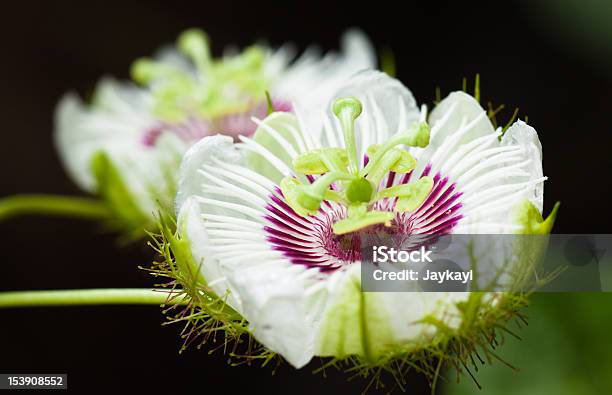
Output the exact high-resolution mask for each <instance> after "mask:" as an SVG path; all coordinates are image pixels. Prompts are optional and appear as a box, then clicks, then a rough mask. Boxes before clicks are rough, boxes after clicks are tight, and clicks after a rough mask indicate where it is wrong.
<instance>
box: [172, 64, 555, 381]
mask: <svg viewBox="0 0 612 395" xmlns="http://www.w3.org/2000/svg"><path fill="white" fill-rule="evenodd" d="M320 117H321V119H322V122H321V124H322V125H323V126H322V127H321V129H320V130H307V129H305V128H304V125H306V124H308V122H304V120H303V119H301V117H300V115H299V114H297V115H295V114H289V113H274V114H272V115H270V116H268V117H267V118H265V119H264V120H261V121H260V120H256V123H257V124H258V125H259V127H258V129H257V131H256V133H255V135H254V137H253V138H248V137H243V136H242V137H240V138H239V142H238V143H236V142H234V140H233V139H232V138H231V137H228V136H222V135H216V136H211V137H206V138H204V139H202V140H201V141H199V142H198V143H197V144H195V145H194V146H193V147H192V148H191V149H189V151H188V152H187V153H186V154H185V156H184V159H183V162H182V165H181V170H180V181H179V188H178V194H177V199H176V209H177V215H178V228H177V234H176V235H175V236H173V237H172V239H171V241H170V243H169V244H170V247H171V248H172V252H173V258H172V259H171V261H172V262H170V266H172V267H173V268H174V269H173V270H179V271H182V273H184V272H185V271H189V273H190V275H189V276H185V277H184V278H183V280H182V286H183V289H185V290H186V292H187V293H189V294H190V295H191V296H192V298H195V301H194V304H192V306H191V307H192V308H197V304H198V303H200V302H198V301H201V300H202V299H203V298H204V297H203V296H202V295H206V297H205V298H204V299H205V300H210V298H211V297H212V296H211V295H216V296H215V297H216V298H219V299H221V300H223V301H224V302H225V303H226V304H227V306H228V307H227V309H228V311H231V312H232V314H231V315H228V317H230V316H231V317H233V318H231V319H230V322H232V321H231V320H235V319H236V317H240V320H244V321H240V322H246V323H248V327H247V329H246V330H247V331H248V332H249V333H250V334H252V335H253V336H254V337H255V339H257V340H258V341H259V342H260V343H261V344H263V345H264V346H265V347H266V348H267V349H269V350H271V351H273V352H275V353H278V354H280V355H281V356H282V357H284V358H285V359H286V360H287V361H288V362H289V363H291V364H292V365H293V366H295V367H296V368H299V367H302V366H304V365H305V364H307V363H308V362H309V361H310V360H311V359H312V358H313V357H314V356H321V357H332V360H333V361H338V360H345V359H348V360H351V361H353V362H355V363H357V364H358V366H360V367H364V368H366V369H370V368H376V367H378V368H382V367H384V368H385V369H386V368H390V367H391V368H392V366H395V368H396V369H398V370H401V369H404V368H409V367H414V366H420V368H421V369H422V370H423V371H425V372H426V373H430V374H432V376H433V371H435V369H430V368H431V366H430V364H431V363H432V361H438V360H440V361H442V360H449V359H451V358H458V359H459V360H458V361H457V362H456V364H457V366H461V365H460V362H461V363H464V362H465V359H466V358H468V355H471V353H472V352H475V351H476V348H477V346H483V345H484V344H486V345H488V342H491V341H494V340H495V336H494V333H495V328H496V326H497V327H499V325H501V324H500V323H499V322H500V321H503V320H505V319H508V318H510V317H512V316H513V314H515V313H516V311H515V310H516V308H517V304H516V303H518V302H517V300H518V299H517V298H518V296H517V297H516V298H514V297H513V295H510V294H502V293H499V294H488V296H487V297H483V294H482V293H476V292H475V293H462V292H453V293H442V292H438V293H436V292H423V293H401V292H400V293H398V292H389V293H377V292H370V293H366V292H361V288H360V281H361V280H360V265H361V261H360V259H361V257H360V254H361V253H360V235H361V232H363V231H365V230H367V229H371V227H376V226H378V227H381V226H382V227H386V228H387V229H388V230H389V231H391V232H398V233H405V234H429V235H432V234H451V233H516V232H535V233H548V232H549V231H550V229H551V227H552V223H553V221H554V215H551V216H550V217H549V218H548V219H546V220H543V218H542V216H541V212H542V197H543V189H542V183H543V181H544V180H545V179H546V178H545V177H544V176H543V175H542V150H541V146H540V142H539V139H538V135H537V133H536V131H535V130H534V129H533V128H532V127H531V126H529V125H527V124H526V123H524V122H522V121H518V122H516V123H514V124H513V125H512V126H511V127H510V128H509V129H508V130H507V131H506V132H505V133H503V135H502V130H501V129H499V128H498V129H495V128H494V127H493V126H492V124H491V122H490V120H489V118H488V117H487V113H486V111H485V110H484V109H483V108H481V106H480V105H479V103H478V102H477V101H476V100H475V99H474V98H473V97H471V96H469V95H468V94H466V93H463V92H454V93H451V94H450V95H449V96H448V97H446V98H445V99H444V100H442V102H440V103H439V105H437V107H436V108H435V109H434V110H433V111H432V112H431V114H429V116H427V114H426V107H425V106H423V107H422V109H421V110H419V108H418V107H417V105H416V102H415V99H414V98H413V96H412V94H411V93H410V91H409V90H408V89H406V88H405V87H404V86H403V85H402V84H401V83H400V82H398V81H397V80H395V79H392V78H390V77H388V76H387V75H385V74H383V73H380V72H376V71H364V72H360V73H357V74H355V75H354V76H353V77H352V78H350V79H349V80H347V82H346V84H344V85H343V86H342V87H340V88H339V89H338V90H337V91H336V92H335V94H334V95H332V100H331V102H328V106H327V107H326V108H324V109H323V108H322V109H321V112H320ZM264 135H265V136H267V137H268V138H267V139H264V138H263V136H264ZM253 156H256V157H258V158H259V159H260V160H261V162H265V164H266V165H265V166H264V165H262V163H260V162H257V161H253ZM185 279H189V280H188V281H187V280H185ZM194 284H199V287H200V288H195V289H194ZM202 309H204V310H206V309H207V306H206V304H205V305H204V306H203V307H202ZM216 311H218V310H216ZM191 313H193V311H191ZM207 314H209V315H210V316H213V315H214V314H213V313H207ZM233 322H234V323H235V322H236V321H233ZM225 327H227V328H230V327H231V325H225ZM491 339H493V340H491ZM483 348H486V347H483ZM485 353H486V351H485ZM402 361H403V362H402ZM468 361H469V359H468ZM396 362H397V364H395V365H393V364H394V363H396ZM419 362H421V363H419ZM370 371H371V370H370Z"/></svg>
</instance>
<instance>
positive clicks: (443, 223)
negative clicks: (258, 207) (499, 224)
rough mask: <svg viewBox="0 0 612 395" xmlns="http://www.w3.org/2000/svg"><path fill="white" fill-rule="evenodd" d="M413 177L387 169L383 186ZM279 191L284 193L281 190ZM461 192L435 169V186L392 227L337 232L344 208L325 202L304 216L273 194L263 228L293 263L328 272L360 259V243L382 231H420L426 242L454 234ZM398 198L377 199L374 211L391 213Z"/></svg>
mask: <svg viewBox="0 0 612 395" xmlns="http://www.w3.org/2000/svg"><path fill="white" fill-rule="evenodd" d="M430 168H431V167H430V166H427V167H426V168H425V171H424V172H423V176H425V175H428V174H429V171H430ZM409 178H410V177H409V175H404V176H403V177H397V175H396V174H394V173H389V175H388V176H387V179H386V180H384V181H383V182H382V185H385V187H388V186H392V185H399V184H404V183H406V182H408V179H409ZM310 181H311V182H312V180H310ZM277 193H278V194H279V195H280V196H282V195H281V194H280V190H279V191H277ZM460 196H461V193H460V192H458V191H457V190H456V186H455V184H454V183H453V184H450V185H448V178H447V177H444V176H442V175H441V174H440V173H436V175H435V176H434V186H433V188H432V190H431V192H430V193H429V195H428V196H427V198H426V199H425V200H424V201H423V203H422V204H421V206H420V207H418V208H417V209H416V210H414V211H412V212H410V213H396V215H395V218H394V219H393V221H392V222H391V226H389V227H386V226H384V225H374V226H370V227H368V228H365V229H361V230H360V231H358V232H353V233H349V234H345V235H336V234H334V232H333V231H332V225H333V224H334V222H335V221H337V220H339V219H342V218H345V217H346V209H345V208H344V207H342V206H339V205H337V204H335V203H333V202H324V204H322V205H321V209H320V210H319V212H318V213H317V214H316V215H314V216H311V217H301V216H300V215H298V214H297V213H295V212H294V211H293V209H291V207H289V205H287V204H286V203H285V202H284V200H283V199H280V198H278V197H277V196H276V195H271V196H270V202H271V203H270V204H268V205H267V206H266V210H267V211H268V214H267V215H266V216H265V218H266V220H267V221H268V223H269V225H268V226H266V227H265V228H264V230H265V232H266V233H267V240H268V242H269V243H270V244H271V246H272V248H273V249H274V250H277V251H280V252H281V253H283V255H284V256H285V257H287V258H288V259H289V260H290V261H291V262H292V263H295V264H298V265H306V266H308V267H313V268H319V269H320V270H321V271H323V272H330V271H334V270H336V269H339V268H341V267H343V266H346V265H350V264H352V263H354V262H357V261H360V260H361V248H362V244H363V243H364V242H367V240H370V239H371V237H373V236H375V235H377V234H379V232H384V234H386V235H389V236H392V237H394V238H395V237H400V238H404V239H405V238H406V237H411V238H412V237H413V236H416V235H419V237H421V236H422V239H423V240H425V239H427V238H435V237H437V236H441V235H445V234H449V233H451V232H452V229H453V228H454V227H455V226H456V225H457V223H458V222H459V220H460V219H461V218H462V215H461V213H460V208H461V203H460V202H459V197H460ZM395 200H396V199H395V198H392V199H384V200H381V201H379V202H376V203H375V204H374V209H376V210H382V211H393V208H394V206H395ZM366 238H367V239H366ZM411 240H412V239H411Z"/></svg>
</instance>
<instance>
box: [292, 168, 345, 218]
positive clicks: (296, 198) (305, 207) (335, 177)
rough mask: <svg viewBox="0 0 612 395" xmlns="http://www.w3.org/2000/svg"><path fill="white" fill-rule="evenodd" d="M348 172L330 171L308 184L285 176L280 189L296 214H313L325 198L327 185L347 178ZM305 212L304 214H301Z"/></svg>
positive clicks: (327, 189)
mask: <svg viewBox="0 0 612 395" xmlns="http://www.w3.org/2000/svg"><path fill="white" fill-rule="evenodd" d="M350 178H351V177H350V176H349V175H348V174H344V173H337V172H331V173H327V174H325V175H324V176H322V177H319V178H318V179H317V180H316V181H315V182H314V183H312V184H310V185H302V184H301V183H300V182H299V181H298V180H297V179H295V178H293V177H285V178H284V179H283V180H282V181H281V191H282V192H283V195H284V196H285V198H286V200H287V203H288V204H289V206H290V207H291V208H292V209H293V210H294V211H295V212H296V213H298V214H300V215H302V216H304V215H314V214H316V212H317V210H318V209H319V207H320V206H321V202H322V201H323V200H324V199H325V196H326V193H327V192H328V191H329V187H330V185H331V184H333V183H334V182H336V181H340V180H348V179H350ZM302 213H305V214H302Z"/></svg>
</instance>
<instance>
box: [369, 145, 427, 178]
mask: <svg viewBox="0 0 612 395" xmlns="http://www.w3.org/2000/svg"><path fill="white" fill-rule="evenodd" d="M379 148H380V145H378V144H373V145H371V146H369V147H368V151H367V152H368V156H369V157H373V156H375V155H376V152H377V151H378V149H379ZM392 150H393V151H397V152H398V153H399V154H400V158H399V159H398V161H397V162H395V164H394V165H393V166H392V167H391V168H390V169H389V170H390V171H393V172H396V173H400V174H404V173H408V172H409V171H412V170H414V168H415V167H416V164H417V163H416V159H414V157H413V156H412V155H410V152H408V151H406V150H405V149H402V148H393V149H392Z"/></svg>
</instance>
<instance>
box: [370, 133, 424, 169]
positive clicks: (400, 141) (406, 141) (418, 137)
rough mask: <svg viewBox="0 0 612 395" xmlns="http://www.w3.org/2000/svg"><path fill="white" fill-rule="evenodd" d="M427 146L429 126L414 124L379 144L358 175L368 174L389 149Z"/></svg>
mask: <svg viewBox="0 0 612 395" xmlns="http://www.w3.org/2000/svg"><path fill="white" fill-rule="evenodd" d="M428 144H429V125H427V123H425V122H422V123H414V124H412V126H411V127H410V128H409V129H408V131H406V132H403V133H398V134H396V135H394V136H393V137H391V138H390V139H389V140H387V141H386V142H385V143H384V144H381V145H379V146H377V147H376V148H375V153H374V154H373V155H372V156H371V157H370V161H369V162H368V164H367V165H366V167H364V168H363V169H361V171H360V172H359V175H361V176H365V175H366V174H368V173H370V171H371V170H372V168H373V167H374V166H375V165H376V164H377V163H378V161H380V160H381V158H383V157H384V155H385V154H386V153H387V151H389V150H390V149H393V148H395V147H397V146H398V145H407V146H410V147H419V148H424V147H427V145H428Z"/></svg>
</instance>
